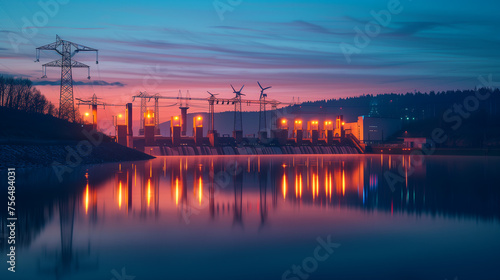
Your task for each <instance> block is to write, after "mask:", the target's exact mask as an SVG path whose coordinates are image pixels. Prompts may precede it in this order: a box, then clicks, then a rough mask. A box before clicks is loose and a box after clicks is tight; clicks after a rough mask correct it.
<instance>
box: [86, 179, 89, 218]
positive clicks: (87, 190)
mask: <svg viewBox="0 0 500 280" xmlns="http://www.w3.org/2000/svg"><path fill="white" fill-rule="evenodd" d="M88 212H89V184H87V187H86V188H85V215H87V213H88Z"/></svg>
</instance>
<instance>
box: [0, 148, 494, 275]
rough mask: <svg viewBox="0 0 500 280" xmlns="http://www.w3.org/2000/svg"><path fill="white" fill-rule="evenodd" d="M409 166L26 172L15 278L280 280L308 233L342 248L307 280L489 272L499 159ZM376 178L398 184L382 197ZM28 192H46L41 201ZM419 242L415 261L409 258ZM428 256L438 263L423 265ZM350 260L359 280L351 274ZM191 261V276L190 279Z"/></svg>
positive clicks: (231, 160) (195, 161)
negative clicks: (60, 177)
mask: <svg viewBox="0 0 500 280" xmlns="http://www.w3.org/2000/svg"><path fill="white" fill-rule="evenodd" d="M412 160H413V161H415V158H411V157H410V156H395V155H389V156H381V155H378V156H357V155H349V156H284V157H283V156H280V157H277V156H260V157H258V156H254V157H249V158H246V157H198V158H194V157H168V158H167V157H164V158H157V159H155V160H151V161H145V162H131V163H121V164H105V165H100V166H90V167H86V168H81V170H79V171H75V174H73V175H72V176H73V177H72V178H68V179H67V180H65V181H64V182H63V183H62V184H58V183H53V181H54V179H53V178H52V177H53V174H52V173H51V170H41V169H40V170H35V171H33V170H31V171H26V173H25V174H24V175H23V173H22V171H21V172H20V174H21V175H18V176H19V178H24V176H28V175H27V174H31V176H30V178H33V177H34V176H33V174H35V175H36V176H35V177H36V179H35V181H36V182H38V183H37V184H38V185H37V186H36V187H34V186H33V182H27V183H25V185H26V187H25V193H23V192H22V191H21V193H20V194H19V200H20V201H23V200H24V201H25V203H19V205H20V206H19V207H20V209H19V210H18V211H19V218H20V220H24V221H27V223H26V224H23V225H20V227H21V229H20V231H21V232H20V234H19V236H20V245H19V247H20V248H21V249H20V250H22V251H23V252H24V254H23V256H22V257H21V256H20V257H19V258H20V259H21V258H24V262H25V263H26V266H25V267H23V268H21V267H19V270H20V272H19V273H18V274H17V276H18V277H21V278H13V279H24V278H26V279H34V278H30V277H36V278H43V277H46V278H47V279H55V278H58V277H64V278H67V279H89V277H90V279H92V278H102V279H108V278H109V279H111V278H112V277H113V275H112V274H111V273H110V271H111V270H112V269H116V270H117V271H120V269H121V268H122V267H127V272H130V273H131V274H132V275H135V276H137V279H150V278H151V277H159V275H161V274H162V273H163V272H162V271H163V269H164V268H165V267H164V265H162V263H169V262H170V264H172V266H171V267H170V265H167V266H168V267H170V268H169V269H170V270H169V271H170V272H169V273H170V274H169V275H170V278H172V279H177V278H179V279H198V278H200V277H203V278H207V279H212V278H213V279H224V278H229V279H235V277H237V278H239V279H257V278H258V277H260V276H261V275H263V273H264V275H269V276H270V277H269V278H270V279H281V275H282V273H283V272H284V271H285V270H287V269H289V267H290V266H291V265H293V264H294V263H297V264H300V262H301V261H302V259H303V258H305V257H307V256H308V250H309V249H313V248H314V247H313V248H309V247H310V246H313V245H311V244H314V241H315V239H316V237H318V236H326V235H332V236H335V241H336V242H337V243H340V244H342V246H341V247H340V248H339V249H338V254H337V253H336V255H335V256H334V257H333V258H332V259H334V260H332V261H331V262H329V263H328V264H327V265H324V267H322V268H321V269H318V271H317V272H316V273H315V274H313V275H311V279H323V278H324V277H331V278H337V279H343V278H346V277H351V279H357V278H359V279H363V278H366V277H368V278H370V279H391V277H392V276H393V274H392V273H394V272H390V273H389V272H387V271H386V270H384V269H383V268H384V267H386V266H387V265H392V264H388V263H387V262H390V263H394V265H396V264H397V265H398V268H397V270H398V271H411V270H414V269H415V268H416V267H427V269H426V270H425V271H424V270H423V271H419V275H422V276H421V277H422V278H425V279H445V278H451V279H453V277H454V275H459V274H461V275H464V276H474V275H475V274H474V272H472V271H471V270H472V269H475V270H477V269H479V270H483V271H484V270H488V268H492V267H494V265H493V263H492V261H491V260H492V259H493V260H494V259H498V257H499V250H496V251H495V250H492V248H497V249H500V241H498V238H493V237H492V236H497V237H498V234H499V233H500V226H499V218H500V205H499V204H500V190H498V188H496V186H497V185H498V182H499V179H500V178H499V174H498V172H496V168H497V167H498V166H499V163H500V159H498V158H481V157H467V158H466V157H429V158H427V159H426V161H425V163H424V164H423V165H421V166H416V167H414V166H413V165H412ZM412 167H414V168H412ZM387 171H391V172H393V174H400V175H401V177H400V178H401V180H400V181H398V184H397V185H395V188H394V191H392V189H391V186H389V185H388V182H387V180H386V176H387V173H386V172H387ZM19 181H20V182H19V184H20V186H21V187H18V189H21V190H22V189H23V188H22V186H23V182H22V180H19ZM40 182H51V185H50V186H51V187H54V186H55V187H54V188H55V189H54V190H51V191H50V192H49V193H47V192H40V188H41V187H45V186H44V185H40ZM47 187H49V184H47ZM2 215H4V214H3V213H2ZM3 217H5V216H3ZM2 221H5V218H2ZM423 244H425V246H426V248H427V250H428V251H427V252H421V251H420V250H421V247H422V246H423ZM362 245H363V246H365V247H362ZM455 245H456V246H457V247H458V246H460V248H455V247H454V246H455ZM308 246H309V247H308ZM374 250H375V251H378V252H379V255H377V256H374V255H373V251H374ZM138 252H140V253H141V254H144V256H142V257H141V258H140V259H136V256H137V253H138ZM464 253H469V254H471V255H470V256H467V255H465V256H464V258H465V259H471V260H472V259H473V256H472V253H475V254H476V255H475V256H474V258H476V261H475V262H474V265H472V264H471V263H468V265H465V266H464V264H463V263H462V262H463V261H457V260H455V261H454V258H456V255H457V254H464ZM400 254H405V255H406V257H404V258H401V256H400ZM477 254H479V257H478V256H477ZM373 258H375V259H376V260H375V259H373ZM432 258H436V260H438V259H440V261H439V264H437V262H436V265H435V266H433V265H430V264H429V259H432ZM442 258H447V261H442ZM477 258H479V259H481V260H482V262H481V263H480V264H478V262H477ZM261 259H267V261H266V262H260V261H259V260H261ZM402 259H404V260H408V259H411V260H412V262H402ZM382 260H384V261H385V262H386V263H384V261H382ZM362 261H365V262H366V261H368V263H367V264H366V266H367V269H368V270H367V271H371V273H369V274H363V273H362V272H359V271H356V270H354V271H351V270H350V269H353V265H354V264H355V263H358V262H362ZM193 262H196V263H197V264H199V267H200V269H201V268H203V269H202V270H200V271H202V272H199V271H198V270H192V269H190V264H192V263H193ZM173 264H175V265H173ZM145 267H147V269H145ZM197 271H198V272H197ZM222 272H223V273H222ZM486 272H488V271H486ZM3 273H4V272H2V274H0V275H2V276H3ZM207 273H208V274H207ZM221 273H222V274H221ZM447 273H448V274H447ZM467 273H469V274H467ZM452 274H453V275H452ZM96 275H97V276H96ZM217 275H218V276H217ZM485 275H486V276H488V275H490V274H488V273H486V274H485ZM8 276H11V275H8ZM94 276H96V277H94ZM2 279H3V278H2ZM8 279H10V278H8ZM261 279H267V278H262V277H261ZM415 279H420V278H419V277H417V278H415ZM464 279H465V277H464ZM483 279H488V277H485V278H483ZM491 279H495V278H491Z"/></svg>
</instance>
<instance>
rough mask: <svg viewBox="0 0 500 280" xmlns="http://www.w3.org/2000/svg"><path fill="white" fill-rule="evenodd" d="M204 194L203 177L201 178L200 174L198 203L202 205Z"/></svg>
mask: <svg viewBox="0 0 500 280" xmlns="http://www.w3.org/2000/svg"><path fill="white" fill-rule="evenodd" d="M202 194H203V184H202V179H201V176H200V180H199V183H198V203H199V205H201V197H202Z"/></svg>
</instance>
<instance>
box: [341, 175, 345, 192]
mask: <svg viewBox="0 0 500 280" xmlns="http://www.w3.org/2000/svg"><path fill="white" fill-rule="evenodd" d="M342 195H343V196H344V195H345V171H344V170H342Z"/></svg>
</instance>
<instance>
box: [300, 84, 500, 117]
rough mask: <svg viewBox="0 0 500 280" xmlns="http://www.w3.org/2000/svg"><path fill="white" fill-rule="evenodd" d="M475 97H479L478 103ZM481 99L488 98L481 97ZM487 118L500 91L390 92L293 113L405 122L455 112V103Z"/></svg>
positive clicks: (308, 105) (325, 103) (499, 99)
mask: <svg viewBox="0 0 500 280" xmlns="http://www.w3.org/2000/svg"><path fill="white" fill-rule="evenodd" d="M476 96H480V97H481V99H483V100H479V99H478V98H477V97H476ZM482 96H487V97H486V98H482ZM477 100H478V101H479V102H478V103H479V108H478V109H477V110H475V111H483V112H485V113H486V114H487V115H490V116H497V115H498V114H499V107H500V106H499V105H500V90H499V89H495V90H489V89H486V88H482V89H479V90H449V91H441V92H434V91H431V92H429V93H421V92H412V93H405V94H398V93H388V94H378V95H363V96H358V97H348V98H339V99H329V100H320V101H314V102H304V103H302V104H301V105H297V106H294V107H293V108H294V110H293V111H294V113H309V112H316V113H334V114H343V115H344V117H345V118H347V119H348V121H354V120H355V118H357V116H361V115H372V116H379V117H388V118H401V119H403V120H424V119H433V118H436V117H442V115H443V113H444V112H445V111H446V110H449V109H453V106H454V104H457V105H459V106H460V105H461V106H464V103H465V102H469V104H465V105H466V106H469V107H471V106H475V104H474V102H475V101H477Z"/></svg>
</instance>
